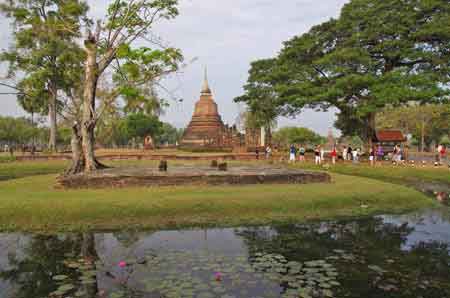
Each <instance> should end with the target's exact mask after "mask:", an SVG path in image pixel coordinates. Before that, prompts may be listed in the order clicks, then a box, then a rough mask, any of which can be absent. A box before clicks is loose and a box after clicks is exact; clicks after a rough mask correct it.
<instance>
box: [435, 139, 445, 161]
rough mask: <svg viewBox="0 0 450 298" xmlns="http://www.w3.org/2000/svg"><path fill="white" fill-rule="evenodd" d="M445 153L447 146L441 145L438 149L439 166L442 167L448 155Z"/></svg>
mask: <svg viewBox="0 0 450 298" xmlns="http://www.w3.org/2000/svg"><path fill="white" fill-rule="evenodd" d="M445 151H446V148H445V146H444V145H442V144H439V146H438V148H437V153H436V154H437V155H438V156H439V165H442V162H443V160H444V158H445V153H446V152H445Z"/></svg>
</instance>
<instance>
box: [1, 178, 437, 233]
mask: <svg viewBox="0 0 450 298" xmlns="http://www.w3.org/2000/svg"><path fill="white" fill-rule="evenodd" d="M54 181H55V175H40V176H32V177H27V178H22V179H14V180H9V181H3V182H0V229H1V230H3V231H5V230H26V231H32V230H39V231H67V230H83V229H117V228H155V229H156V228H172V227H180V226H182V227H187V226H215V225H220V226H237V225H253V224H268V223H274V222H290V221H303V220H309V219H328V218H336V217H348V216H362V215H369V214H375V213H382V212H389V213H393V212H404V211H407V210H412V209H417V208H423V207H427V206H432V205H433V204H434V203H432V201H431V200H430V199H428V198H426V197H425V196H424V195H422V194H421V193H419V192H417V191H415V190H412V189H409V188H406V187H404V186H399V185H394V184H389V183H384V182H379V181H375V180H371V179H365V178H359V177H351V176H344V175H338V174H333V183H331V184H310V185H254V186H239V187H234V186H227V187H164V188H129V189H114V190H76V191H75V190H71V191H62V190H61V191H60V190H55V189H54V188H53V185H54ZM361 205H365V206H363V207H361Z"/></svg>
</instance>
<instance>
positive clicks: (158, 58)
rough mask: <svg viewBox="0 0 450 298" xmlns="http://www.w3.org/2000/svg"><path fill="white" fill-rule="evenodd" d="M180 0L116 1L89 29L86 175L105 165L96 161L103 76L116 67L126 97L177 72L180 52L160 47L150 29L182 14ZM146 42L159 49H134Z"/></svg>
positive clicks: (84, 130)
mask: <svg viewBox="0 0 450 298" xmlns="http://www.w3.org/2000/svg"><path fill="white" fill-rule="evenodd" d="M176 5H177V1H176V0H136V1H135V0H132V1H121V0H115V1H114V2H113V3H112V4H111V5H110V6H109V8H108V11H107V14H106V16H105V18H104V19H103V20H100V21H97V23H96V25H95V28H88V30H87V31H88V32H87V35H86V36H85V38H84V50H85V53H86V62H85V71H84V73H85V77H84V84H83V105H82V111H83V112H82V122H81V125H80V126H81V134H80V136H81V143H82V151H83V158H82V162H83V163H84V170H85V171H92V170H96V169H98V168H99V167H101V164H99V163H98V162H97V161H96V159H95V153H94V144H95V139H94V131H95V127H96V124H97V121H98V120H99V119H100V117H101V115H102V113H101V111H100V112H97V111H96V91H97V84H98V81H99V78H100V77H101V76H102V75H103V74H104V73H105V71H106V70H107V69H109V68H111V69H112V70H113V72H114V74H113V79H114V82H115V83H116V84H117V86H118V90H119V93H120V94H121V95H123V97H124V98H125V99H126V98H127V97H128V98H129V97H132V98H135V97H137V96H140V95H142V92H141V91H142V88H143V86H145V85H146V84H147V83H148V82H154V81H156V80H158V79H159V78H161V76H164V75H166V74H169V73H171V72H174V71H176V70H177V69H178V64H179V62H180V61H181V59H182V56H181V53H180V51H179V50H177V49H174V48H161V47H158V45H159V42H158V41H155V40H154V39H153V40H152V36H151V30H152V28H153V26H154V25H155V24H156V23H157V22H158V21H161V20H164V19H166V20H167V19H172V18H174V17H175V16H176V15H177V14H178V10H177V8H176ZM137 41H140V42H142V41H147V42H148V43H150V45H151V46H153V47H154V48H149V47H145V46H144V47H138V48H133V45H134V44H136V42H137Z"/></svg>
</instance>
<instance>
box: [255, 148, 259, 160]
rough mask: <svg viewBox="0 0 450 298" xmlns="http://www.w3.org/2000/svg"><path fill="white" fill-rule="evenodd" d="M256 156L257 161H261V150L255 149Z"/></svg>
mask: <svg viewBox="0 0 450 298" xmlns="http://www.w3.org/2000/svg"><path fill="white" fill-rule="evenodd" d="M255 154H256V160H259V148H258V147H256V149H255Z"/></svg>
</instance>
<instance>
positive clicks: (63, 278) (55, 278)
mask: <svg viewBox="0 0 450 298" xmlns="http://www.w3.org/2000/svg"><path fill="white" fill-rule="evenodd" d="M67 278H68V276H67V275H63V274H61V275H55V276H53V277H52V279H53V280H56V281H61V280H65V279H67Z"/></svg>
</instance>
